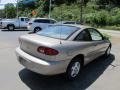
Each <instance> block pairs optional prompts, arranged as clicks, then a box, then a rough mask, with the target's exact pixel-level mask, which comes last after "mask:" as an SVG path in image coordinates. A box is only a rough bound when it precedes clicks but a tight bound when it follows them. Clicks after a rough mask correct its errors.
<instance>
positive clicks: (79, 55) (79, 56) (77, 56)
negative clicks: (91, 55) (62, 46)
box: [71, 54, 84, 66]
mask: <svg viewBox="0 0 120 90" xmlns="http://www.w3.org/2000/svg"><path fill="white" fill-rule="evenodd" d="M76 58H77V59H79V58H80V60H81V62H82V66H84V55H83V54H78V55H76V56H75V57H73V58H72V60H74V59H76ZM72 60H71V61H72Z"/></svg>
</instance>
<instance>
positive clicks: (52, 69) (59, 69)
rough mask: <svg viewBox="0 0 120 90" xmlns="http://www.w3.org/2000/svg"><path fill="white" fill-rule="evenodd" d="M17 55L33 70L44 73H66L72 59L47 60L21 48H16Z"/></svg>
mask: <svg viewBox="0 0 120 90" xmlns="http://www.w3.org/2000/svg"><path fill="white" fill-rule="evenodd" d="M16 55H17V58H18V61H19V62H20V64H22V65H23V66H25V67H26V68H27V69H29V70H31V71H33V72H36V73H39V74H43V75H55V74H60V73H64V72H66V69H67V66H68V64H69V62H70V60H65V61H45V60H42V59H39V58H36V57H34V56H31V55H29V54H27V53H25V52H24V51H22V50H21V49H20V48H17V49H16Z"/></svg>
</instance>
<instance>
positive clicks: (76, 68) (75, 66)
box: [71, 62, 80, 77]
mask: <svg viewBox="0 0 120 90" xmlns="http://www.w3.org/2000/svg"><path fill="white" fill-rule="evenodd" d="M79 71H80V63H79V62H75V63H74V64H73V66H72V68H71V76H72V77H76V76H77V75H78V73H79Z"/></svg>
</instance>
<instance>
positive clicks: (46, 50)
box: [37, 46, 59, 56]
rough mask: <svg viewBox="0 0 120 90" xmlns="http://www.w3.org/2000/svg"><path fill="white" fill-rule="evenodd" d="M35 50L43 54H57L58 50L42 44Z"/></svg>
mask: <svg viewBox="0 0 120 90" xmlns="http://www.w3.org/2000/svg"><path fill="white" fill-rule="evenodd" d="M37 51H38V52H39V53H42V54H45V55H50V56H53V55H58V54H59V52H58V51H57V50H55V49H52V48H48V47H43V46H40V47H38V49H37Z"/></svg>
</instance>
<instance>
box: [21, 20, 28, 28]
mask: <svg viewBox="0 0 120 90" xmlns="http://www.w3.org/2000/svg"><path fill="white" fill-rule="evenodd" d="M28 21H29V19H28V18H21V19H20V27H21V28H26V27H27V25H28Z"/></svg>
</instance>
